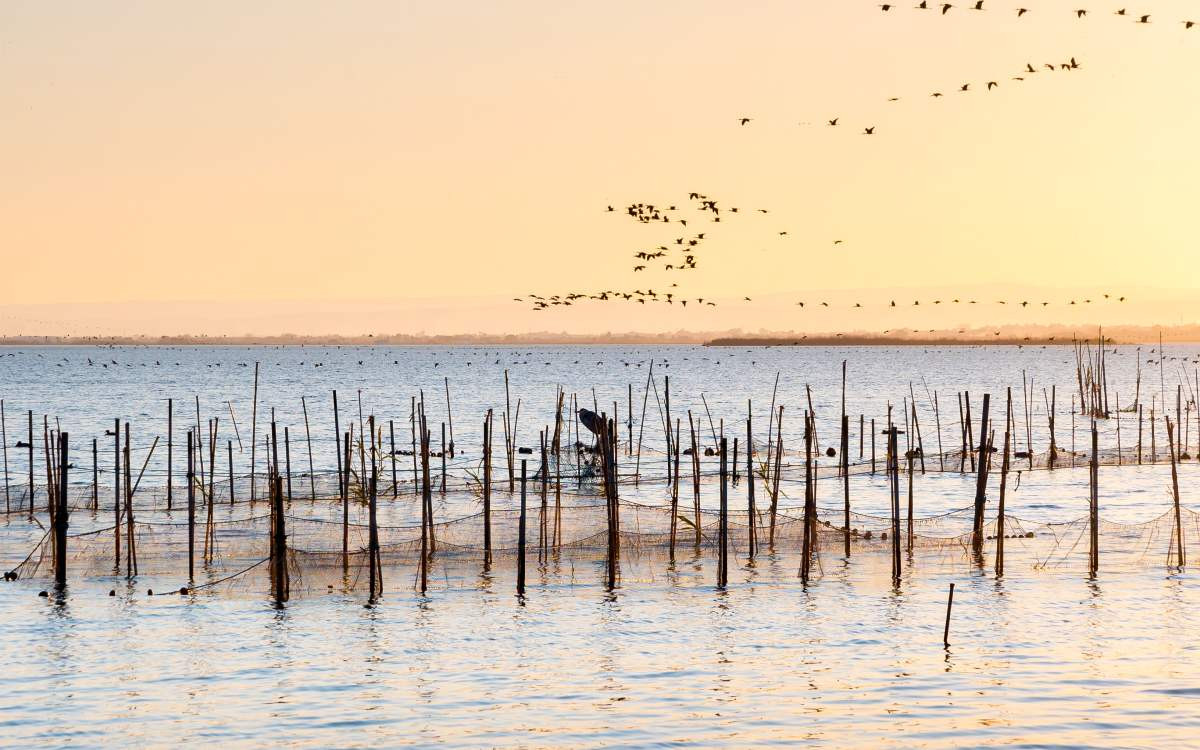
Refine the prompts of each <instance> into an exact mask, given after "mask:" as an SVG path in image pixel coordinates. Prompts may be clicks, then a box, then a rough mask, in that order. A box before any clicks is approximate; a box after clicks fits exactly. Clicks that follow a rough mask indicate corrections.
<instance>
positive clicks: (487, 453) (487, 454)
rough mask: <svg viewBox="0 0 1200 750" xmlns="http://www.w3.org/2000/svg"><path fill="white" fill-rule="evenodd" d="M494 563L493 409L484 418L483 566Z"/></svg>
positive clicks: (486, 567) (485, 567)
mask: <svg viewBox="0 0 1200 750" xmlns="http://www.w3.org/2000/svg"><path fill="white" fill-rule="evenodd" d="M491 565H492V410H491V409H488V411H487V416H486V417H484V420H483V568H484V570H487V569H488V568H490V567H491Z"/></svg>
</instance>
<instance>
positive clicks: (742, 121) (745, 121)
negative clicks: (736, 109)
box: [738, 117, 753, 125]
mask: <svg viewBox="0 0 1200 750" xmlns="http://www.w3.org/2000/svg"><path fill="white" fill-rule="evenodd" d="M752 120H753V118H750V117H739V118H738V122H740V123H741V124H743V125H745V124H746V123H748V122H751V121H752Z"/></svg>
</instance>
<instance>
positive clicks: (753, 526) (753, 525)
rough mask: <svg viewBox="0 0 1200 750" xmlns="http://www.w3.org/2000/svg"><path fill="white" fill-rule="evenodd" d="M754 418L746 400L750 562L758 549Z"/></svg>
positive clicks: (747, 549)
mask: <svg viewBox="0 0 1200 750" xmlns="http://www.w3.org/2000/svg"><path fill="white" fill-rule="evenodd" d="M753 419H754V411H753V409H751V408H750V402H749V400H747V402H746V527H747V529H746V531H747V537H748V538H747V540H746V552H747V555H748V556H749V558H750V562H754V555H755V553H756V552H757V551H758V550H757V549H756V547H757V546H758V510H757V509H756V508H755V507H754V484H755V482H754V433H753V430H752V420H753Z"/></svg>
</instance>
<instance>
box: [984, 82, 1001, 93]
mask: <svg viewBox="0 0 1200 750" xmlns="http://www.w3.org/2000/svg"><path fill="white" fill-rule="evenodd" d="M999 85H1000V84H998V83H996V82H995V81H988V82H987V87H988V91H991V90H992V89H994V88H996V87H997V86H999Z"/></svg>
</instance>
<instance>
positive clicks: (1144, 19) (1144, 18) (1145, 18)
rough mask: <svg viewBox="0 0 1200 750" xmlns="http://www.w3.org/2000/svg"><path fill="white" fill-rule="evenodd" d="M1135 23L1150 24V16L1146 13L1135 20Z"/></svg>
mask: <svg viewBox="0 0 1200 750" xmlns="http://www.w3.org/2000/svg"><path fill="white" fill-rule="evenodd" d="M1137 22H1138V23H1150V14H1149V13H1147V14H1146V15H1144V16H1142V17H1141V18H1139V19H1138V20H1137Z"/></svg>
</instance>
